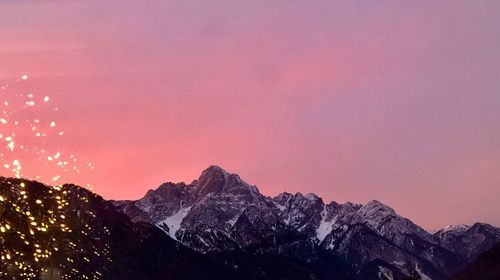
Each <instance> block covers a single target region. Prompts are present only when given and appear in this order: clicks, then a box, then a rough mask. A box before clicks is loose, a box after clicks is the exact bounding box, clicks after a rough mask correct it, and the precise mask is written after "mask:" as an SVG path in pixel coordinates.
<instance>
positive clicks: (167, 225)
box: [157, 206, 191, 240]
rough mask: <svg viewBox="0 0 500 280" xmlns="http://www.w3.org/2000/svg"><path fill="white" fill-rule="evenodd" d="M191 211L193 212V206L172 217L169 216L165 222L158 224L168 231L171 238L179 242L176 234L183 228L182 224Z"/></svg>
mask: <svg viewBox="0 0 500 280" xmlns="http://www.w3.org/2000/svg"><path fill="white" fill-rule="evenodd" d="M189 210H191V206H189V207H185V208H182V209H180V210H179V211H177V212H176V213H175V214H173V215H172V216H169V217H167V218H165V219H164V220H163V221H161V222H159V223H157V225H158V227H159V228H161V229H163V230H164V231H166V232H167V233H168V235H170V237H172V238H173V239H175V240H177V237H175V234H176V233H177V231H179V229H180V228H181V222H182V220H183V219H184V218H185V217H186V216H187V214H188V213H189Z"/></svg>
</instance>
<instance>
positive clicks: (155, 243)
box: [0, 177, 249, 280]
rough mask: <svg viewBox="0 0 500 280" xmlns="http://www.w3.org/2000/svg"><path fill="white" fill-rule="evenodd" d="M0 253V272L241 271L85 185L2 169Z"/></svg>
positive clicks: (152, 275) (120, 275) (202, 275)
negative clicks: (21, 176)
mask: <svg viewBox="0 0 500 280" xmlns="http://www.w3.org/2000/svg"><path fill="white" fill-rule="evenodd" d="M0 257H1V260H2V261H1V262H0V279H186V280H187V279H234V278H235V277H238V278H242V277H241V275H239V274H238V273H237V271H235V270H234V269H232V268H231V267H229V266H227V265H225V264H223V263H221V262H217V261H215V260H212V259H209V258H208V257H207V256H203V255H201V254H199V253H196V252H194V251H192V250H191V249H189V248H186V247H184V246H182V245H180V244H179V243H177V242H175V241H174V240H172V239H171V238H170V237H168V236H167V235H165V234H164V233H163V232H162V231H161V230H160V229H158V228H157V227H156V226H153V225H151V224H148V223H144V222H137V223H133V222H131V220H130V219H129V218H128V217H127V216H125V215H123V214H121V213H119V212H117V211H116V209H115V208H114V207H113V205H112V204H111V203H109V202H107V201H105V200H103V199H102V198H101V197H99V196H97V195H95V194H93V193H91V192H89V191H87V190H85V189H82V188H79V187H77V186H74V185H64V186H60V187H48V186H45V185H42V184H40V183H36V182H31V181H26V180H18V179H7V178H3V177H0ZM243 279H245V278H244V277H243ZM247 279H249V278H247Z"/></svg>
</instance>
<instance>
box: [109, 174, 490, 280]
mask: <svg viewBox="0 0 500 280" xmlns="http://www.w3.org/2000/svg"><path fill="white" fill-rule="evenodd" d="M115 205H117V206H118V208H119V209H121V211H122V212H124V213H126V214H127V215H129V216H130V217H131V218H132V220H133V221H146V222H150V223H153V224H156V225H158V226H159V227H161V228H162V229H164V230H165V231H166V232H167V233H168V234H169V235H170V236H171V237H172V238H174V239H176V240H178V241H179V242H181V243H182V244H184V245H186V246H188V247H190V248H192V249H194V250H197V251H200V252H225V251H231V250H235V249H243V250H252V251H253V250H257V251H256V252H261V253H262V252H273V254H278V255H284V256H287V257H291V256H293V257H294V258H301V259H303V260H306V261H310V260H312V259H317V258H319V256H320V255H322V254H323V253H320V252H321V251H322V250H325V251H326V252H328V254H331V255H333V256H335V257H337V258H340V259H344V260H346V261H348V262H350V263H352V264H355V265H357V266H359V269H360V271H361V270H362V269H363V267H365V266H366V265H368V264H369V263H371V262H372V261H373V260H375V259H378V260H380V261H382V262H383V267H385V268H384V269H385V270H384V273H385V274H384V275H390V274H389V273H388V272H387V269H389V270H391V271H392V272H393V273H394V275H411V274H412V273H418V274H420V275H421V277H422V278H425V277H430V278H432V279H444V278H446V276H449V275H451V274H452V273H454V272H455V270H456V269H457V268H459V267H460V266H462V265H463V264H464V261H465V259H469V258H470V256H471V255H473V254H476V252H480V251H482V250H485V249H488V248H489V247H488V246H489V244H490V243H491V242H482V243H481V242H479V241H477V242H472V241H473V240H476V239H477V238H478V236H481V234H482V236H483V237H485V238H490V237H491V238H494V236H495V235H494V234H493V235H491V234H490V235H488V236H486V235H485V234H484V232H482V231H480V230H479V229H478V230H477V232H476V233H475V234H476V235H475V236H476V239H474V238H470V239H467V240H469V241H471V242H472V243H471V244H472V245H470V246H469V247H472V249H467V250H463V249H456V250H455V249H454V248H452V247H453V246H464V244H462V243H460V242H458V241H456V240H455V239H456V238H455V239H453V238H451V237H450V236H456V235H457V233H463V232H469V231H471V229H470V228H468V227H464V226H461V227H450V228H447V229H444V230H441V231H439V232H438V233H436V234H434V235H431V234H430V233H428V232H427V231H425V230H424V229H422V228H421V227H419V226H418V225H416V224H414V223H413V222H411V221H410V220H409V219H406V218H404V217H401V216H400V215H398V214H397V213H396V211H395V210H394V209H392V208H390V207H389V206H387V205H385V204H383V203H381V202H380V201H377V200H372V201H370V202H368V203H366V204H365V205H360V204H353V203H349V202H347V203H344V204H339V203H336V202H330V203H328V204H325V203H324V202H323V200H322V199H321V198H320V197H318V196H317V195H315V194H311V193H310V194H306V195H303V194H301V193H296V194H290V193H282V194H279V195H277V196H275V197H265V196H263V195H262V194H260V192H259V190H258V189H257V187H256V186H252V185H250V184H248V183H246V182H245V181H243V180H242V179H241V178H240V177H239V176H238V175H236V174H232V173H229V172H227V171H225V170H224V169H222V168H220V167H218V166H210V167H209V168H207V169H206V170H204V171H203V172H202V174H201V175H200V177H199V178H198V179H197V180H195V181H193V182H192V183H191V184H184V183H178V184H174V183H165V184H163V185H161V186H160V187H159V188H158V189H156V190H150V191H148V193H147V194H146V195H145V196H144V197H143V198H142V199H140V200H137V201H127V202H115ZM486 232H489V231H488V230H486ZM457 244H459V245H457ZM306 248H307V249H306ZM471 252H472V253H471ZM464 255H465V256H464ZM396 263H397V264H398V265H397V266H394V265H390V264H396ZM374 268H377V267H375V266H374ZM376 270H377V269H376ZM417 270H418V271H417ZM377 271H379V272H381V271H380V270H377ZM381 273H382V272H381ZM386 278H388V277H386Z"/></svg>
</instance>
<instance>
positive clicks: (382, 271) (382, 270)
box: [378, 266, 394, 280]
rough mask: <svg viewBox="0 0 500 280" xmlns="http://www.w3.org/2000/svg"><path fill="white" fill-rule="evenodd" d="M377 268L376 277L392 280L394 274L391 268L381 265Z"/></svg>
mask: <svg viewBox="0 0 500 280" xmlns="http://www.w3.org/2000/svg"><path fill="white" fill-rule="evenodd" d="M378 269H379V273H378V277H379V278H380V279H389V280H394V275H393V274H392V270H390V269H388V268H387V267H383V266H379V267H378ZM382 276H384V278H382Z"/></svg>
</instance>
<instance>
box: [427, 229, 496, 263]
mask: <svg viewBox="0 0 500 280" xmlns="http://www.w3.org/2000/svg"><path fill="white" fill-rule="evenodd" d="M434 236H435V237H436V239H437V240H438V241H439V244H440V245H441V246H443V247H444V248H447V249H448V250H450V251H452V252H455V253H456V254H459V255H461V256H463V257H464V258H465V259H466V261H467V262H470V261H472V260H474V259H475V258H476V257H477V256H478V255H479V254H480V253H482V252H484V251H486V250H488V249H490V248H491V247H493V245H495V244H496V243H497V242H499V241H500V229H499V228H496V227H493V226H491V225H488V224H482V223H475V224H474V225H472V226H466V225H460V226H448V227H446V228H444V229H442V230H440V231H438V232H436V233H435V234H434Z"/></svg>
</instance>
